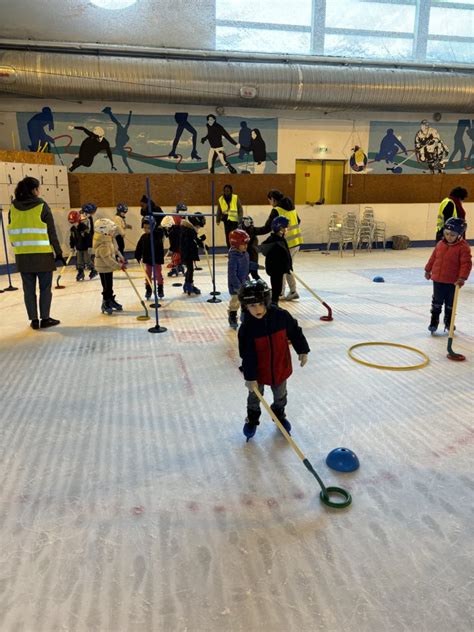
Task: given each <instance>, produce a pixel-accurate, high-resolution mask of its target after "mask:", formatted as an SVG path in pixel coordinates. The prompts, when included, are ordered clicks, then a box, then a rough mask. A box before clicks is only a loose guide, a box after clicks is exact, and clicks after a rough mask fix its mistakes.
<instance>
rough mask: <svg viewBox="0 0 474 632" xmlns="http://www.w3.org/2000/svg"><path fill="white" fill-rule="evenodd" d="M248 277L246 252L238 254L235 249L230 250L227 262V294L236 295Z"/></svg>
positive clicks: (247, 256)
mask: <svg viewBox="0 0 474 632" xmlns="http://www.w3.org/2000/svg"><path fill="white" fill-rule="evenodd" d="M248 276H249V255H248V252H240V251H239V250H237V249H236V248H231V249H230V250H229V259H228V261H227V285H228V287H229V294H237V292H238V291H239V290H240V288H241V286H242V285H243V283H244V282H245V281H246V280H247V278H248Z"/></svg>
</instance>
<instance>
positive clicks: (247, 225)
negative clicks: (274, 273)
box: [240, 215, 261, 281]
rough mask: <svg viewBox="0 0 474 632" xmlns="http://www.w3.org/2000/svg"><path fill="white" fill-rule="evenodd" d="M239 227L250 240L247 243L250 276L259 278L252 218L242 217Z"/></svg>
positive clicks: (256, 244)
mask: <svg viewBox="0 0 474 632" xmlns="http://www.w3.org/2000/svg"><path fill="white" fill-rule="evenodd" d="M240 228H242V230H245V232H246V233H247V235H248V236H249V237H250V241H249V243H248V244H247V252H248V253H249V259H250V276H251V277H252V279H255V280H256V281H257V279H260V278H261V277H260V275H259V273H258V237H257V229H256V228H255V226H254V225H253V219H252V218H251V217H250V216H249V215H247V216H245V217H242V221H241V224H240Z"/></svg>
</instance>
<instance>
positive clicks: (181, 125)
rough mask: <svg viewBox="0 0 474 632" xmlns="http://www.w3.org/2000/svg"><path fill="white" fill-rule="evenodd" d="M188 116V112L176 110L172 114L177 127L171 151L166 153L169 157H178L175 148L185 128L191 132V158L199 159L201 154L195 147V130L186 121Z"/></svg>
mask: <svg viewBox="0 0 474 632" xmlns="http://www.w3.org/2000/svg"><path fill="white" fill-rule="evenodd" d="M188 116H189V114H188V113H187V112H176V113H175V115H174V120H175V121H176V124H177V126H178V127H177V128H176V134H175V136H174V140H173V146H172V147H171V151H170V153H169V154H168V157H169V158H179V156H178V154H177V153H176V148H177V147H178V144H179V141H180V139H181V136H182V134H183V132H184V130H187V131H188V132H189V133H190V134H191V138H192V143H193V149H192V151H191V158H192V159H193V160H201V156H200V155H199V154H198V152H197V149H196V141H197V131H196V130H195V129H194V127H193V126H192V125H191V123H190V122H189V121H188Z"/></svg>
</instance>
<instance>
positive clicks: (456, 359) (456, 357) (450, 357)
mask: <svg viewBox="0 0 474 632" xmlns="http://www.w3.org/2000/svg"><path fill="white" fill-rule="evenodd" d="M446 357H447V358H448V360H453V361H454V362H464V360H465V359H466V356H463V354H462V353H454V351H453V352H451V353H448V354H447V356H446Z"/></svg>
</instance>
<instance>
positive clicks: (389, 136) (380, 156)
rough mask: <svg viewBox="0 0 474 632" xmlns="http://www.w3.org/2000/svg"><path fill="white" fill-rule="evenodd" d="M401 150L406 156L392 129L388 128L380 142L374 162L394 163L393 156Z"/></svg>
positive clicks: (405, 150)
mask: <svg viewBox="0 0 474 632" xmlns="http://www.w3.org/2000/svg"><path fill="white" fill-rule="evenodd" d="M400 149H401V150H402V151H403V153H404V154H405V155H407V149H406V147H405V145H404V144H403V143H402V142H401V140H400V139H399V138H397V136H395V133H394V131H393V128H391V127H389V128H388V129H387V133H386V134H385V136H384V137H383V138H382V141H381V142H380V149H379V151H378V153H377V154H376V155H375V160H377V161H378V160H385V162H386V163H387V164H389V163H392V162H394V161H395V156H396V155H397V154H398V151H399V150H400Z"/></svg>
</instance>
